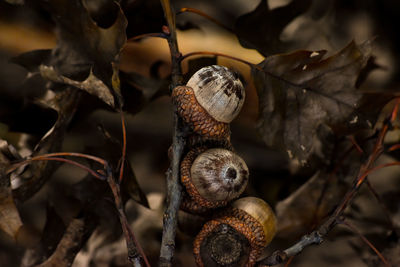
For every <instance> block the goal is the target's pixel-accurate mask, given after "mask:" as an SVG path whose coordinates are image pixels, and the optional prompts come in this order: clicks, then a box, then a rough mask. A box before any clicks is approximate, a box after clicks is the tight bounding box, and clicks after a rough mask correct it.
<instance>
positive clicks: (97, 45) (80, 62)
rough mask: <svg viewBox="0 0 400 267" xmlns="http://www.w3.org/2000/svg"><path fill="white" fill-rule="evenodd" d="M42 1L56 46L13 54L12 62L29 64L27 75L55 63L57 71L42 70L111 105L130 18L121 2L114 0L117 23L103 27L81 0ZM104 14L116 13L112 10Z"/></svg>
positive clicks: (51, 76) (26, 65)
mask: <svg viewBox="0 0 400 267" xmlns="http://www.w3.org/2000/svg"><path fill="white" fill-rule="evenodd" d="M41 3H42V4H43V6H45V7H46V8H47V9H48V11H49V12H50V14H51V15H52V17H53V20H54V21H55V23H56V29H57V30H56V35H57V46H56V47H55V48H54V49H53V50H52V51H51V55H50V51H49V50H38V51H30V52H27V53H25V54H22V55H19V56H18V57H16V58H14V59H13V62H15V63H18V64H20V65H22V66H24V67H25V68H27V69H28V71H29V72H30V74H28V76H29V75H32V73H36V72H38V69H39V66H40V65H46V66H49V67H52V68H54V70H55V72H56V73H58V75H54V73H49V72H47V73H43V74H45V77H46V78H53V79H50V80H55V81H57V82H62V83H66V84H70V85H73V86H76V87H77V88H80V89H83V90H85V91H87V92H89V93H90V94H93V95H96V96H98V97H99V98H100V99H101V100H103V101H104V102H105V103H106V104H108V105H110V103H111V102H113V101H114V99H113V98H112V97H111V96H110V95H112V93H113V91H112V90H113V86H112V85H113V84H112V77H113V66H112V65H113V63H117V62H118V59H119V54H120V51H121V49H122V46H123V45H124V44H125V42H126V33H125V29H126V26H127V21H126V18H125V16H124V14H123V12H122V10H121V9H120V7H119V5H118V4H117V3H114V4H115V5H117V9H116V10H117V14H116V16H115V17H116V19H115V21H114V23H113V24H112V25H111V26H110V27H108V28H101V27H99V26H98V25H97V24H96V22H95V21H94V20H93V19H92V18H91V16H90V14H89V12H88V11H87V9H86V7H85V6H84V4H83V2H82V0H73V1H70V0H51V1H41ZM105 15H107V16H110V17H113V14H108V13H106V14H105ZM47 74H48V75H47ZM50 74H51V75H50ZM84 79H86V80H84ZM82 80H84V81H82ZM98 80H101V81H102V83H100V81H98ZM99 85H100V86H99ZM106 91H108V92H106ZM117 94H118V92H117ZM111 106H113V105H111Z"/></svg>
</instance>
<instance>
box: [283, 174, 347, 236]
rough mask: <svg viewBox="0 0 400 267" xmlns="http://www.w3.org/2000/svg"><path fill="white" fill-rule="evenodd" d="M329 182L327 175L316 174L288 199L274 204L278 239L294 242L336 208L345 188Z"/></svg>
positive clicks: (334, 180) (335, 181)
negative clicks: (282, 238) (292, 240)
mask: <svg viewBox="0 0 400 267" xmlns="http://www.w3.org/2000/svg"><path fill="white" fill-rule="evenodd" d="M329 178H330V177H329V174H327V173H325V172H322V171H321V172H318V173H316V174H315V175H314V176H313V177H311V178H310V179H309V180H308V181H307V182H306V183H305V184H303V185H302V186H301V187H300V188H298V189H297V190H296V191H295V192H293V193H292V194H291V195H290V196H289V197H287V198H286V199H284V200H281V201H279V202H278V203H277V205H276V207H275V209H276V216H277V219H278V222H279V224H278V235H279V236H280V237H284V238H291V239H296V238H297V237H299V236H300V235H302V234H304V233H306V232H308V231H310V230H311V229H310V227H312V225H314V224H316V223H318V222H319V221H320V220H321V219H322V218H323V217H324V216H326V215H327V214H329V212H331V210H332V209H333V208H334V207H335V206H336V205H337V203H338V202H339V200H340V199H341V197H342V196H343V195H344V193H345V192H346V191H345V190H346V186H345V184H343V183H339V182H338V181H337V180H336V179H329ZM331 178H332V177H331ZM319 201H320V204H319V205H318V202H319Z"/></svg>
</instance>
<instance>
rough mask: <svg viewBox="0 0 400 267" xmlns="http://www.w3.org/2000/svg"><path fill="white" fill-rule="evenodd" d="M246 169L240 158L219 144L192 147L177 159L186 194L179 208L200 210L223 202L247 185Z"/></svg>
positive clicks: (247, 172)
mask: <svg viewBox="0 0 400 267" xmlns="http://www.w3.org/2000/svg"><path fill="white" fill-rule="evenodd" d="M248 179H249V169H248V167H247V165H246V163H245V162H244V160H243V159H242V158H241V157H239V156H238V155H236V154H235V153H234V152H232V151H230V150H227V149H223V148H211V149H207V148H196V149H192V150H191V151H189V152H188V153H187V155H186V156H185V157H184V159H183V160H182V162H181V182H182V184H183V185H184V187H185V189H186V192H187V194H188V197H187V198H185V199H184V201H183V202H182V205H181V208H182V209H183V210H186V211H189V212H194V213H202V212H204V211H207V210H209V209H213V208H218V207H223V206H226V205H227V204H228V203H229V202H230V201H232V200H234V199H236V198H238V197H239V196H240V195H241V194H242V193H243V191H244V189H245V188H246V186H247V182H248Z"/></svg>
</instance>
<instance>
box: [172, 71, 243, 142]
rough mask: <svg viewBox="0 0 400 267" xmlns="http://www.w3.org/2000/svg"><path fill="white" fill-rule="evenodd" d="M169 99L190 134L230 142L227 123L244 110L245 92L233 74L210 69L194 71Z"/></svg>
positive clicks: (175, 89)
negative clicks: (188, 127)
mask: <svg viewBox="0 0 400 267" xmlns="http://www.w3.org/2000/svg"><path fill="white" fill-rule="evenodd" d="M172 97H173V99H174V103H175V104H176V106H177V111H178V114H179V116H180V117H181V118H182V119H183V120H184V121H185V123H187V124H188V125H189V126H190V128H191V129H192V130H193V132H195V133H196V134H198V135H201V136H203V137H205V138H208V139H229V136H230V129H229V123H230V122H231V121H232V120H233V119H234V118H236V117H237V115H238V114H239V112H240V110H241V108H242V106H243V103H244V99H245V90H244V87H243V84H242V82H241V81H240V79H239V77H238V75H237V74H236V73H235V72H233V71H231V70H229V69H228V68H226V67H224V66H219V65H212V66H208V67H204V68H202V69H200V70H199V71H197V72H196V73H195V74H194V75H193V76H192V77H191V78H190V79H189V81H188V82H187V84H186V86H178V87H176V88H174V90H173V93H172Z"/></svg>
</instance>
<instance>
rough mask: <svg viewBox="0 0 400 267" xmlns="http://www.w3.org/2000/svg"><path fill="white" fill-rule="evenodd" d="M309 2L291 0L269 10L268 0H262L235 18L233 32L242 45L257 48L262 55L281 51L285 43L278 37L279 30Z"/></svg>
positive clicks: (306, 0)
mask: <svg viewBox="0 0 400 267" xmlns="http://www.w3.org/2000/svg"><path fill="white" fill-rule="evenodd" d="M311 3H312V1H310V0H293V1H291V2H290V3H289V4H288V5H285V6H283V7H278V8H275V9H273V10H270V8H269V6H268V1H265V0H262V1H260V4H259V5H258V6H257V7H256V9H255V10H253V11H252V12H250V13H247V14H245V15H242V16H240V17H239V18H238V19H237V20H236V24H235V29H234V32H235V33H236V35H237V36H238V38H239V41H240V44H241V45H242V46H244V47H246V48H252V49H257V51H258V52H260V53H261V54H263V55H264V56H268V55H270V54H272V53H276V52H283V51H285V47H286V44H285V43H283V42H282V41H281V40H280V38H279V36H280V34H281V32H282V31H283V29H284V28H285V27H286V26H287V25H288V24H289V23H290V22H291V21H292V20H293V19H294V18H296V17H297V16H299V15H300V14H302V13H303V12H305V11H306V10H307V9H308V8H309V6H310V5H311Z"/></svg>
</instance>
